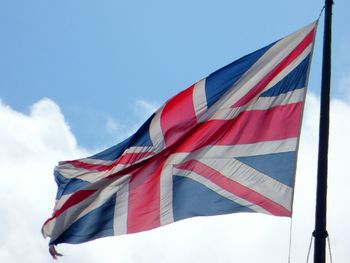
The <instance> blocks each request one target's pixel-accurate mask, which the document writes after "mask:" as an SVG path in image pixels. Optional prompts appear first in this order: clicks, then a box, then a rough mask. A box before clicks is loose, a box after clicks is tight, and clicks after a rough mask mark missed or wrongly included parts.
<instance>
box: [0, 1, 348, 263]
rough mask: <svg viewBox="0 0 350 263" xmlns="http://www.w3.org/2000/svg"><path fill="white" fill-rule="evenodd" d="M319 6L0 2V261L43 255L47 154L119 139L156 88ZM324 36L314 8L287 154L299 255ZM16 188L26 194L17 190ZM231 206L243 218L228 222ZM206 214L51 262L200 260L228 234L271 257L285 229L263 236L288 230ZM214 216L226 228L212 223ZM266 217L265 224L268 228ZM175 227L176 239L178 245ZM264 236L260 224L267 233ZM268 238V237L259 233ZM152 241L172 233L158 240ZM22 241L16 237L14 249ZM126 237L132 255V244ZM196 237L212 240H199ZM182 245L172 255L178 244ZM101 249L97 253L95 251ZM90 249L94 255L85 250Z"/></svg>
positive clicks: (278, 224) (337, 92) (341, 63)
mask: <svg viewBox="0 0 350 263" xmlns="http://www.w3.org/2000/svg"><path fill="white" fill-rule="evenodd" d="M322 6H323V2H322V1H315V0H310V1H302V0H295V1H278V0H270V1H229V0H216V1H197V0H193V1H184V0H177V1H165V0H163V1H160V0H150V1H119V0H115V1H110V0H101V1H91V0H84V1H82V0H80V1H79V0H76V1H72V0H70V1H67V0H60V1H47V0H45V1H44V0H31V1H19V0H11V1H1V2H0V33H1V35H0V102H1V103H0V145H1V149H0V176H3V184H4V189H5V190H4V191H2V192H1V193H0V200H1V201H3V200H5V201H6V200H13V204H12V205H10V204H8V202H3V203H4V205H3V206H2V207H0V214H1V215H6V216H5V217H4V216H2V218H0V232H1V233H5V236H6V237H7V238H6V240H5V241H4V240H3V239H1V238H0V251H2V252H0V261H2V260H4V262H5V261H8V262H23V256H24V255H25V254H26V253H30V252H32V253H33V254H32V257H31V258H32V261H29V262H48V261H50V258H49V257H48V255H47V251H46V249H47V246H46V244H47V241H45V240H43V239H42V238H41V237H40V226H41V224H42V223H43V221H44V220H45V217H47V216H49V214H50V212H51V209H52V207H53V199H54V194H55V184H54V182H53V178H52V175H51V174H52V168H53V166H54V165H55V163H56V162H57V161H58V160H64V159H69V158H72V157H74V158H76V157H83V156H86V155H88V154H92V153H94V151H96V150H98V149H102V148H104V147H108V146H111V145H113V144H115V143H117V142H119V141H121V140H122V139H124V138H125V137H126V136H128V135H129V134H130V133H131V132H132V131H133V130H135V129H136V128H137V127H138V125H139V124H141V123H142V122H143V121H144V120H146V117H147V115H149V114H151V113H152V111H153V110H154V109H155V108H156V107H158V106H160V105H161V104H162V103H164V102H165V101H166V100H167V99H168V98H170V97H171V96H173V95H175V94H176V93H178V92H179V91H181V90H183V89H185V88H186V87H188V86H190V85H191V84H193V83H194V82H196V81H198V80H200V79H201V78H203V77H205V76H207V75H208V74H210V73H211V72H213V71H215V70H216V69H219V68H221V67H223V66H225V65H226V64H228V63H230V62H232V61H233V60H236V59H238V58H240V57H241V56H243V55H245V54H247V53H250V52H252V51H254V50H257V49H259V48H261V47H263V46H266V45H267V44H270V43H271V42H274V41H276V40H277V39H279V38H282V37H283V36H285V35H287V34H289V33H291V32H293V31H295V30H297V29H299V28H301V27H303V26H305V25H306V24H309V23H311V22H312V21H314V20H316V19H317V17H318V15H319V12H320V10H321V8H322ZM349 10H350V2H349V1H348V0H338V1H336V2H335V5H334V19H333V60H332V63H333V65H332V66H333V68H332V69H333V71H332V95H333V101H332V103H333V104H332V105H333V107H334V112H335V113H337V115H335V116H333V117H332V119H333V120H334V124H333V127H334V130H333V131H332V132H331V136H333V137H332V138H334V143H331V151H330V152H331V157H330V159H331V160H330V161H331V168H330V169H331V171H332V172H333V173H334V175H335V176H334V178H335V179H334V181H332V179H331V180H330V193H331V194H332V193H333V194H334V195H331V196H330V201H329V202H330V203H331V204H334V206H330V211H331V212H334V215H333V216H332V215H331V216H330V230H332V232H333V233H334V239H335V253H334V254H335V256H334V258H335V259H338V262H347V259H346V258H348V256H349V254H348V255H346V249H347V247H348V245H350V244H349V242H347V243H346V242H345V241H344V240H345V235H344V234H343V233H346V229H345V230H344V229H340V228H339V225H341V224H342V222H343V223H344V225H345V224H347V221H346V220H345V219H346V218H347V217H348V216H350V214H349V213H347V212H344V211H343V210H342V209H343V207H342V206H341V204H342V203H343V202H344V200H346V199H347V200H349V197H347V196H346V195H345V194H342V193H346V192H347V189H346V188H345V185H346V183H344V182H348V181H349V180H348V179H346V178H345V177H344V176H345V174H344V171H345V169H346V168H345V167H344V163H346V158H345V157H346V154H347V153H346V152H345V150H344V149H347V145H348V144H349V143H348V141H349V140H348V139H347V137H346V134H348V133H349V132H350V127H349V125H347V124H346V121H344V120H347V119H348V118H349V117H348V116H350V115H349V114H350V92H349V89H350V52H349V51H348V50H349V47H350V31H349V28H348V27H349V25H350V16H349V14H348V13H349ZM322 37H323V16H322V17H321V20H320V23H319V28H318V32H317V41H316V45H315V51H314V57H313V62H312V68H311V74H310V81H309V95H308V101H309V102H310V103H309V106H307V111H306V113H305V118H306V120H305V121H304V124H303V137H302V141H301V152H300V155H299V163H300V164H299V166H298V169H299V170H300V172H299V173H300V175H299V173H298V175H297V176H298V177H297V183H298V182H303V180H305V182H306V183H305V184H304V185H301V186H300V188H299V189H300V190H296V191H297V192H296V200H295V205H297V206H295V208H294V209H295V210H294V211H295V212H299V213H295V217H296V218H295V219H293V220H294V221H295V222H296V223H295V224H296V226H295V227H294V229H295V230H294V232H295V233H294V236H296V237H298V238H299V239H298V240H299V243H298V242H296V243H294V245H293V247H292V253H294V254H292V255H293V256H294V260H292V262H301V261H302V260H305V257H304V256H306V251H305V250H306V248H307V246H308V241H309V238H310V234H311V232H312V230H313V221H312V216H313V201H314V188H315V186H314V184H315V182H314V178H312V176H313V174H315V165H316V164H315V163H316V159H315V158H316V157H315V155H316V151H315V149H316V146H317V118H318V117H317V116H318V115H317V114H316V113H315V112H317V111H318V99H319V98H318V94H319V87H320V81H321V78H320V73H321V54H322ZM347 114H348V115H347ZM303 145H305V147H304V148H302V146H303ZM349 147H350V145H349ZM303 149H305V150H303ZM342 154H344V155H342ZM300 156H301V157H300ZM340 156H342V157H340ZM18 160H21V165H18ZM332 165H333V166H332ZM332 167H334V168H332ZM5 175H7V176H6V180H5V178H4V176H5ZM24 175H25V176H24ZM346 180H347V181H346ZM38 182H39V183H38ZM349 183H350V182H349ZM41 185H45V186H47V187H45V188H42V187H40V186H41ZM308 187H310V188H308ZM297 189H298V188H297ZM310 189H312V190H310ZM298 191H299V192H298ZM28 196H32V200H27V199H28V198H27V197H28ZM14 206H15V207H17V209H13V207H14ZM310 206H311V208H310ZM308 213H309V214H308ZM19 218H27V219H28V220H27V221H26V222H23V221H21V220H20V219H19ZM241 218H243V221H244V222H243V223H242V222H240V221H237V220H238V219H241ZM305 218H308V220H305ZM339 218H345V219H339ZM216 220H218V221H215V219H208V220H206V221H204V220H199V221H193V220H192V221H191V220H189V223H186V222H185V223H183V222H181V223H179V224H174V225H175V226H169V227H165V228H164V229H165V230H162V229H161V230H155V231H150V232H149V233H145V234H140V235H131V236H127V237H118V238H114V239H113V240H112V239H109V238H107V239H104V240H102V241H96V243H94V242H91V243H92V244H90V243H89V244H86V245H81V246H74V247H71V246H64V245H63V246H62V247H63V250H64V251H65V252H67V256H65V257H64V259H62V262H76V260H78V259H79V260H82V259H84V260H85V261H84V262H111V259H115V258H116V259H119V260H120V261H121V262H157V260H158V259H159V258H161V259H162V260H159V261H158V262H179V261H181V262H194V261H193V260H194V259H196V261H197V260H198V257H199V258H201V262H209V261H210V259H211V258H212V259H213V260H216V261H217V262H232V261H230V260H234V258H235V257H233V256H232V255H229V253H227V249H232V247H234V246H237V249H236V250H233V251H234V253H235V254H236V255H237V257H238V258H242V257H243V256H244V255H245V253H250V250H249V248H250V246H254V244H257V246H261V245H262V248H260V249H257V250H256V255H257V256H258V255H259V256H261V255H265V256H266V257H267V256H268V253H271V251H272V252H273V251H275V250H276V248H277V250H279V252H278V253H277V252H276V256H275V258H274V260H276V261H273V262H281V259H282V261H286V260H284V259H285V258H286V253H287V252H285V247H286V246H288V239H285V240H284V239H283V240H284V241H283V242H282V241H281V242H279V241H277V242H273V241H271V240H272V239H277V240H280V239H281V236H279V235H278V233H277V232H281V234H287V235H288V230H289V221H288V220H287V221H286V220H285V219H279V218H271V217H265V216H261V215H257V216H256V217H254V218H253V217H249V218H246V217H245V216H244V215H238V216H237V215H234V216H228V217H227V216H226V217H220V218H219V219H216ZM254 220H255V221H254ZM256 220H257V221H256ZM332 220H333V221H332ZM217 222H220V223H219V225H222V226H229V227H230V230H224V231H223V229H221V228H220V227H219V226H218V224H217ZM256 222H258V223H257V224H256ZM244 223H246V224H244ZM298 223H299V224H298ZM195 226H197V228H195ZM231 227H232V228H231ZM181 228H182V229H185V232H181ZM190 229H191V231H189V230H190ZM271 229H272V230H273V232H274V233H273V235H272V234H270V232H269V231H268V230H271ZM347 230H349V231H350V229H349V228H347ZM192 231H193V232H192ZM178 232H181V235H182V238H183V239H185V240H183V244H182V243H181V242H180V240H182V239H181V238H180V237H179V236H177V234H178ZM206 232H207V234H205V233H206ZM190 233H192V234H190ZM252 233H255V234H256V235H252ZM266 235H271V240H270V239H269V238H266ZM232 236H239V238H240V241H241V242H238V241H237V240H232ZM243 236H244V237H247V236H249V238H250V239H253V240H249V239H248V238H243ZM174 237H175V239H176V241H174ZM212 238H218V239H220V240H222V241H223V243H224V242H226V245H225V246H222V247H220V248H219V246H215V244H212V243H210V240H211V239H212ZM282 238H284V237H282ZM186 239H187V242H186ZM106 240H107V241H106ZM266 240H269V241H271V242H270V243H269V244H270V245H268V244H267V242H266ZM164 242H165V243H167V242H169V243H170V242H171V243H173V242H174V243H175V245H174V246H172V247H171V246H169V247H167V248H166V249H165V248H163V244H164ZM195 242H198V245H197V246H194V247H192V250H189V249H188V248H187V247H188V246H193V244H194V243H195ZM20 243H22V244H23V247H21V248H20V249H19V248H18V244H20ZM180 243H181V244H180ZM145 244H147V245H148V246H147V245H146V247H145ZM151 244H153V246H151ZM114 246H118V247H121V250H122V251H118V253H117V254H118V255H112V254H110V253H111V252H110V251H113V247H114ZM150 246H151V249H150ZM1 247H3V248H4V249H3V250H1ZM24 247H25V248H24ZM159 247H161V249H159ZM134 248H137V249H139V251H141V252H142V253H141V252H140V253H135V251H134ZM157 248H158V249H157ZM208 248H211V249H212V251H214V252H213V253H212V254H210V253H209V252H208V251H203V250H208ZM238 248H239V249H238ZM106 249H109V250H108V251H109V252H108V253H107V252H106ZM181 249H182V250H183V251H184V253H183V255H182V256H181V255H179V254H178V250H181ZM163 250H164V251H163ZM88 251H90V252H88ZM91 251H92V252H94V253H92V252H91ZM97 251H98V252H99V253H100V254H99V253H97ZM281 251H284V252H281ZM95 252H96V255H95ZM89 253H90V254H89ZM103 253H104V255H105V257H102V258H103V259H101V254H103ZM215 253H217V254H220V255H221V257H220V256H218V255H217V254H215ZM225 253H226V254H225ZM259 253H260V254H259ZM264 253H265V254H264ZM140 254H141V256H140ZM97 255H98V256H100V261H96V260H95V259H96V258H97ZM185 256H186V257H185ZM155 258H156V259H157V260H155ZM170 259H171V260H174V261H171V260H170ZM292 259H293V257H292ZM89 260H90V261H89ZM186 260H187V261H186ZM225 260H226V261H225ZM254 260H256V259H255V258H254V256H253V255H251V256H250V257H249V260H248V259H246V260H245V261H237V262H261V261H254ZM197 262H199V261H197ZM270 262H272V261H270Z"/></svg>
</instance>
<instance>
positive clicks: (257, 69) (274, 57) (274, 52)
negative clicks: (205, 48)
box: [200, 23, 315, 122]
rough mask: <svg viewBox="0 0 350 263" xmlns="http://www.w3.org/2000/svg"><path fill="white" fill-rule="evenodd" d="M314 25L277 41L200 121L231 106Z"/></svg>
mask: <svg viewBox="0 0 350 263" xmlns="http://www.w3.org/2000/svg"><path fill="white" fill-rule="evenodd" d="M314 27H315V23H312V24H311V25H309V26H306V27H304V28H302V29H301V30H299V31H297V32H295V33H293V34H290V35H288V36H287V37H285V38H283V39H281V40H280V41H278V42H277V43H276V44H275V45H273V46H272V47H271V48H270V49H269V50H268V51H266V53H265V54H264V55H263V56H261V57H260V58H259V59H258V61H257V62H256V63H255V64H254V65H253V66H252V67H251V68H250V69H249V70H248V71H247V72H245V74H243V76H242V77H241V78H240V79H239V80H238V81H237V82H236V83H235V84H234V85H233V87H231V88H230V89H229V90H228V91H227V92H226V93H225V95H224V96H222V99H220V100H219V101H218V102H216V103H215V104H214V105H213V106H212V107H210V109H209V110H208V111H207V112H206V113H205V114H203V116H202V117H201V118H200V121H201V122H202V121H205V120H208V119H210V118H211V117H212V116H213V115H214V114H215V113H216V112H217V111H219V109H222V108H228V107H231V105H234V104H235V103H236V102H237V101H239V100H240V99H241V98H242V97H243V96H245V94H246V93H247V92H249V91H250V90H251V89H252V88H253V87H255V86H256V84H257V83H258V82H259V81H260V80H261V79H262V78H263V77H265V76H266V74H267V73H268V72H270V71H271V70H272V69H273V68H274V67H275V66H276V65H277V64H278V63H280V62H281V61H282V60H283V59H284V58H285V57H286V56H287V55H288V54H289V53H290V52H291V51H292V50H293V49H294V48H295V47H296V46H297V45H298V44H299V43H300V42H301V41H302V40H303V38H304V37H305V36H306V35H307V34H308V33H309V32H310V31H311V30H312V29H313V28H314Z"/></svg>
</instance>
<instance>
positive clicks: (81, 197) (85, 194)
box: [44, 190, 96, 225]
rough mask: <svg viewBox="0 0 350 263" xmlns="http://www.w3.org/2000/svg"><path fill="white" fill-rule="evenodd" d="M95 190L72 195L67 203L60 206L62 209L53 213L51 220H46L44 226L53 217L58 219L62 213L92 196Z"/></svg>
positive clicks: (81, 191)
mask: <svg viewBox="0 0 350 263" xmlns="http://www.w3.org/2000/svg"><path fill="white" fill-rule="evenodd" d="M95 192H96V190H80V191H78V192H75V193H74V194H72V195H71V196H70V197H69V198H68V199H67V201H66V202H65V203H64V204H63V205H62V207H61V208H60V209H58V210H56V211H54V213H53V215H52V217H51V218H49V219H48V220H46V222H45V223H44V225H45V224H46V223H47V222H49V221H50V220H52V219H54V218H55V217H58V216H59V215H61V214H62V213H63V212H64V211H66V210H67V209H68V208H70V207H72V206H75V205H76V204H78V203H80V202H81V201H83V200H84V199H86V198H88V197H89V196H91V195H92V194H94V193H95Z"/></svg>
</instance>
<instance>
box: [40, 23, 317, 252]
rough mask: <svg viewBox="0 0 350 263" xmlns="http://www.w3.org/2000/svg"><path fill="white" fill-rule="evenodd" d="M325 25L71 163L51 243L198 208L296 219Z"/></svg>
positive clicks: (64, 167)
mask: <svg viewBox="0 0 350 263" xmlns="http://www.w3.org/2000/svg"><path fill="white" fill-rule="evenodd" d="M316 26H317V23H316V22H315V23H312V24H310V25H308V26H306V27H304V28H302V29H301V30H299V31H297V32H295V33H293V34H290V35H288V36H286V37H284V38H282V39H281V40H279V41H276V42H274V43H272V44H270V45H268V46H266V47H264V48H262V49H260V50H257V51H255V52H253V53H251V54H249V55H246V56H244V57H242V58H240V59H238V60H237V61H235V62H233V63H231V64H229V65H227V66H225V67H223V68H221V69H219V70H218V71H216V72H214V73H212V74H211V75H209V76H208V77H207V78H204V79H202V80H200V81H199V82H197V83H195V84H194V85H192V86H190V87H189V88H187V89H185V90H184V91H182V92H180V93H179V94H177V95H176V96H174V97H172V98H171V99H169V100H168V101H167V102H166V103H165V104H164V105H163V106H162V107H161V108H160V109H158V110H157V111H156V112H155V113H154V114H153V115H152V116H151V117H150V118H149V119H148V120H147V121H146V122H145V123H144V124H143V125H142V126H141V127H140V128H139V129H138V131H137V132H136V133H135V134H133V135H132V136H131V137H129V138H128V139H126V140H125V141H123V142H121V143H119V144H117V145H115V146H113V147H111V148H109V149H107V150H105V151H103V152H100V153H98V154H96V155H93V156H91V157H88V158H83V159H78V160H73V161H63V162H60V163H59V164H58V166H57V167H56V168H55V171H54V175H55V180H56V182H57V184H58V192H57V196H56V203H55V207H54V212H53V215H52V217H50V218H49V219H48V220H47V221H46V222H45V223H44V225H43V228H42V233H43V235H44V236H45V237H47V236H48V237H50V245H51V246H53V245H57V244H59V243H82V242H87V241H90V240H93V239H97V238H101V237H105V236H112V235H122V234H128V233H135V232H140V231H145V230H149V229H153V228H156V227H159V226H163V225H166V224H170V223H173V222H175V221H178V220H182V219H185V218H189V217H195V216H209V215H219V214H227V213H236V212H259V213H266V214H271V215H276V216H286V217H290V216H291V214H292V197H293V187H294V177H295V170H296V157H297V149H298V141H299V134H300V128H301V116H302V112H303V104H304V99H305V94H306V83H307V78H308V72H309V67H310V61H311V55H312V50H313V42H314V38H315V31H316Z"/></svg>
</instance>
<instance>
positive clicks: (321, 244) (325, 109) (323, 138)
mask: <svg viewBox="0 0 350 263" xmlns="http://www.w3.org/2000/svg"><path fill="white" fill-rule="evenodd" d="M332 5H333V0H325V20H324V35H323V60H322V84H321V112H320V127H319V143H318V167H317V192H316V215H315V231H314V232H313V236H314V238H315V247H314V263H325V262H326V238H327V237H328V232H327V224H326V223H327V171H328V137H329V104H330V82H331V39H332V36H331V34H332Z"/></svg>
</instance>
